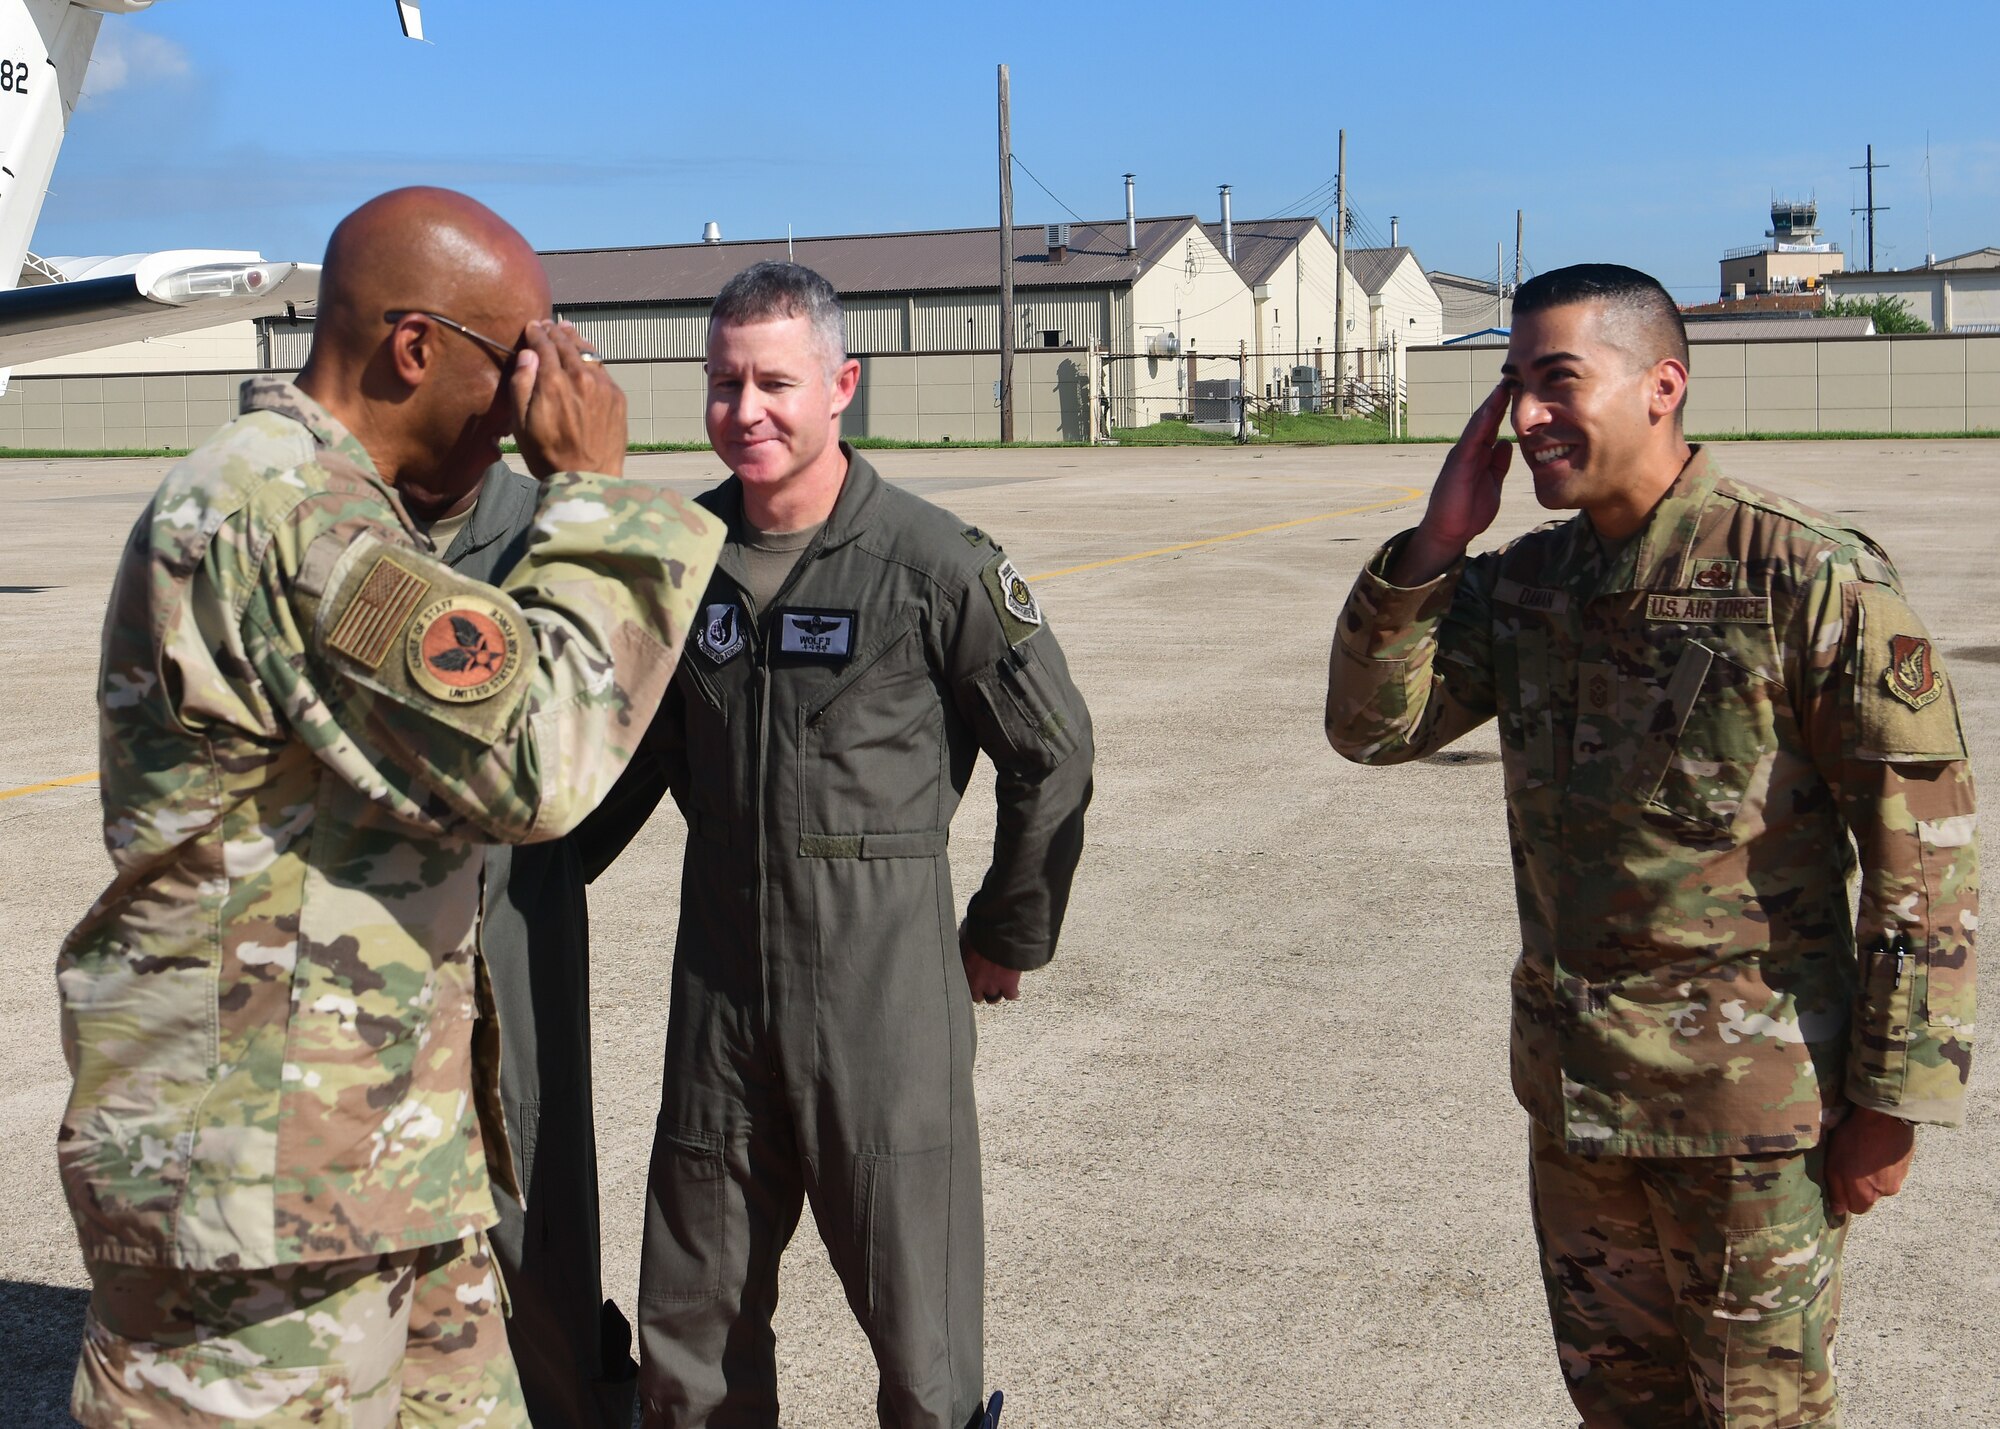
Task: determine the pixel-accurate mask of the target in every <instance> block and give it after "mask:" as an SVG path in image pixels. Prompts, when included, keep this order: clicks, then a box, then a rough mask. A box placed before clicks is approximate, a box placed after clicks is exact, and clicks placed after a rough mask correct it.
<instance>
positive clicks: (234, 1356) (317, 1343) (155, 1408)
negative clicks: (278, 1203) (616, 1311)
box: [70, 1234, 528, 1429]
mask: <svg viewBox="0 0 2000 1429" xmlns="http://www.w3.org/2000/svg"><path fill="white" fill-rule="evenodd" d="M91 1281H92V1283H91V1290H90V1313H89V1316H88V1318H87V1319H86V1321H85V1324H84V1340H83V1355H82V1358H81V1359H80V1360H79V1361H78V1363H77V1367H76V1385H75V1388H74V1390H73V1391H72V1394H71V1398H70V1412H71V1413H72V1414H74V1415H75V1416H76V1417H77V1419H78V1421H79V1422H81V1423H83V1424H85V1425H87V1426H91V1429H98V1426H105V1427H106V1429H109V1426H114V1425H115V1426H126V1425H130V1426H135V1429H158V1426H167V1425H172V1426H176V1429H178V1426H192V1425H202V1426H206V1427H207V1429H213V1426H225V1429H228V1426H238V1425H245V1426H248V1425H255V1426H257V1429H290V1426H293V1425H305V1424H310V1425H317V1426H321V1429H386V1426H391V1425H397V1424H404V1425H455V1426H464V1429H527V1424H528V1416H527V1411H526V1410H525V1409H524V1408H523V1407H522V1404H521V1389H520V1384H519V1383H518V1381H517V1380H516V1378H515V1373H514V1362H513V1360H512V1359H510V1358H509V1357H508V1353H507V1333H506V1327H505V1325H504V1324H503V1322H502V1319H501V1304H500V1295H501V1293H502V1292H501V1287H500V1281H499V1277H498V1276H496V1275H495V1274H494V1271H493V1261H492V1257H491V1255H490V1253H489V1252H488V1250H487V1247H486V1237H485V1236H484V1235H479V1234H475V1235H473V1236H470V1237H468V1238H466V1239H465V1240H463V1241H447V1242H444V1243H443V1244H440V1245H429V1246H422V1247H419V1248H417V1249H415V1250H408V1251H400V1252H397V1253H395V1254H392V1255H380V1256H370V1257H368V1258H366V1259H362V1260H334V1261H325V1262H315V1263H312V1264H305V1265H281V1266H277V1267H274V1268H272V1269H269V1270H253V1271H235V1272H230V1271H217V1272H209V1271H180V1270H163V1269H159V1268H155V1267H136V1266H123V1265H112V1264H107V1263H104V1262H98V1263H96V1264H94V1265H93V1266H92V1267H91Z"/></svg>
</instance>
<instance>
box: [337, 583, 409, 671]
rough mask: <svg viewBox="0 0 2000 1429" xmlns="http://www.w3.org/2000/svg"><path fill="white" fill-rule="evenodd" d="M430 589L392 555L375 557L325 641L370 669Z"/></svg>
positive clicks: (385, 654)
mask: <svg viewBox="0 0 2000 1429" xmlns="http://www.w3.org/2000/svg"><path fill="white" fill-rule="evenodd" d="M430 589H431V583H430V582H429V581H428V580H426V579H425V578H424V577H422V576H420V575H418V574H417V573H416V572H415V571H412V570H410V569H408V568H407V567H405V566H404V565H402V564H401V563H400V562H399V561H397V560H396V558H395V557H393V556H381V557H379V558H377V560H376V562H375V564H374V566H373V568H371V569H370V570H369V572H368V575H367V576H366V577H365V578H364V579H363V580H362V582H361V590H360V591H359V593H358V594H356V595H355V597H354V599H353V600H352V601H351V602H349V603H348V606H347V609H346V610H344V611H342V612H341V616H340V621H339V623H338V624H337V625H335V626H334V627H333V630H332V632H331V633H330V634H328V636H327V637H326V643H327V645H328V646H329V647H331V648H332V649H335V650H338V651H339V652H340V653H341V654H343V655H345V656H347V657H348V658H349V659H350V660H354V661H356V662H357V663H359V664H361V665H365V666H366V667H367V668H368V669H370V670H379V669H380V668H381V667H382V662H383V660H385V659H387V658H388V655H389V649H390V647H391V646H393V645H394V644H395V643H396V637H397V636H399V635H401V634H402V633H403V623H404V622H405V621H407V620H408V619H409V618H410V613H411V612H412V611H414V610H415V609H416V608H417V606H418V604H419V603H420V602H421V601H422V600H423V598H424V597H425V596H426V595H428V594H430Z"/></svg>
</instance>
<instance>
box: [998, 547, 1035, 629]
mask: <svg viewBox="0 0 2000 1429" xmlns="http://www.w3.org/2000/svg"><path fill="white" fill-rule="evenodd" d="M998 578H999V581H1000V598H1001V599H1002V600H1004V601H1005V602H1006V603H1007V613H1008V614H1009V615H1011V616H1013V617H1014V618H1015V619H1016V620H1018V621H1020V622H1021V623H1022V624H1023V625H1040V624H1041V623H1042V607H1041V604H1040V602H1038V601H1037V600H1036V599H1035V593H1034V592H1033V591H1031V590H1029V589H1028V581H1027V578H1026V577H1025V576H1023V575H1022V574H1021V573H1020V572H1019V571H1018V570H1016V569H1015V568H1014V563H1013V562H1012V561H1011V560H1007V561H1002V562H1001V563H1000V570H999V572H998Z"/></svg>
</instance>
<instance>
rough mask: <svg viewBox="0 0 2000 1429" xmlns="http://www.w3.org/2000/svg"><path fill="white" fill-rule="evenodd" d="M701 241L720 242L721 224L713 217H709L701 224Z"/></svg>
mask: <svg viewBox="0 0 2000 1429" xmlns="http://www.w3.org/2000/svg"><path fill="white" fill-rule="evenodd" d="M701 241H702V242H703V243H720V242H722V225H721V224H719V223H717V222H715V221H714V220H713V219H710V220H709V221H708V222H707V223H704V224H703V225H702V226H701Z"/></svg>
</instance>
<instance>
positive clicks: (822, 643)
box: [778, 609, 859, 664]
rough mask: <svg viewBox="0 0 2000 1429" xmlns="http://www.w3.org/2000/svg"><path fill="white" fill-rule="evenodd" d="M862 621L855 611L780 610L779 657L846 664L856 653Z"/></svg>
mask: <svg viewBox="0 0 2000 1429" xmlns="http://www.w3.org/2000/svg"><path fill="white" fill-rule="evenodd" d="M858 619H859V617H858V616H857V614H856V613H855V612H854V611H851V610H806V609H785V610H780V611H779V612H778V653H779V654H781V655H800V656H804V657H805V658H807V659H811V660H831V661H834V662H835V663H838V664H845V663H846V662H847V659H848V657H849V656H851V655H852V654H853V653H854V627H855V625H856V624H857V622H858Z"/></svg>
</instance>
